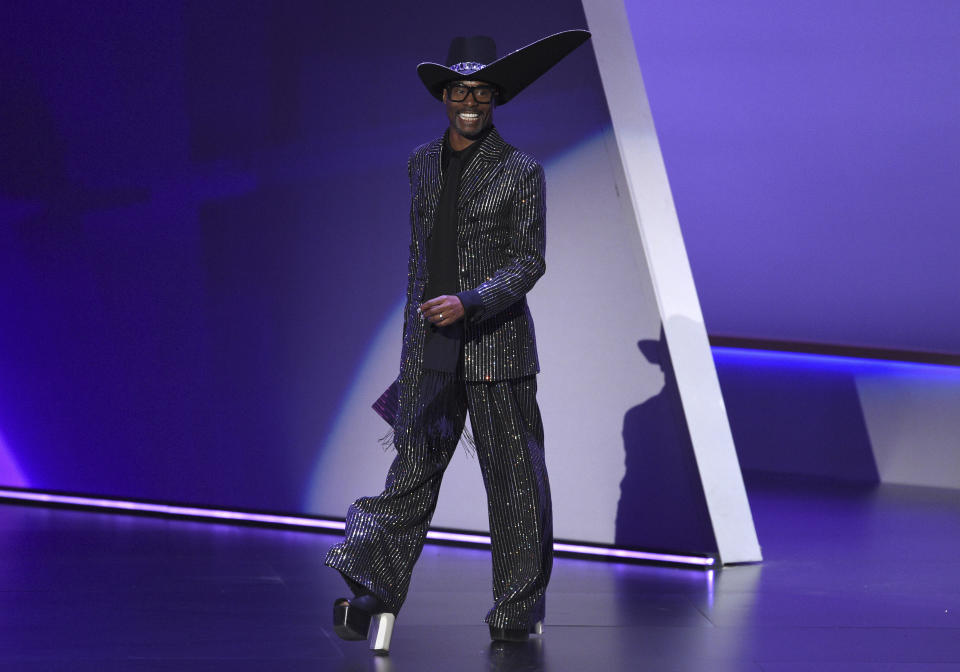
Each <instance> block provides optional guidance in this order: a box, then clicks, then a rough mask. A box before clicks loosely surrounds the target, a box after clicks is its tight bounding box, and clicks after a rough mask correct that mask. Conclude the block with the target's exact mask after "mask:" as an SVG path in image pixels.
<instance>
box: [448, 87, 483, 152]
mask: <svg viewBox="0 0 960 672" xmlns="http://www.w3.org/2000/svg"><path fill="white" fill-rule="evenodd" d="M451 84H462V85H464V86H466V87H468V88H469V87H474V86H490V85H489V84H487V83H486V82H479V81H475V80H466V81H458V82H451ZM449 88H450V87H449V85H448V87H447V88H445V89H444V90H443V104H444V106H445V107H446V108H447V119H449V121H450V146H451V147H453V149H455V150H457V151H459V150H461V149H464V148H466V147H469V146H470V145H472V144H473V143H474V142H475V141H476V139H477V138H478V137H479V136H480V134H481V133H483V131H484V130H485V129H486V128H487V127H488V126H490V124H492V123H493V105H494V103H493V99H491V100H490V102H487V103H478V102H477V99H476V92H475V91H471V92H470V93H468V94H467V97H466V98H464V99H463V100H461V101H459V102H455V101H453V100H451V99H450V94H449ZM481 97H482V96H481Z"/></svg>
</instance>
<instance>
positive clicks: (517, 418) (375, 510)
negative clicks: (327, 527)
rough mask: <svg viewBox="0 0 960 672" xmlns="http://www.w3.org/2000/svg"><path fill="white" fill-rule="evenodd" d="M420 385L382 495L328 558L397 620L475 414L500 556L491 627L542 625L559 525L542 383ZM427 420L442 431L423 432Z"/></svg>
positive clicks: (365, 501)
mask: <svg viewBox="0 0 960 672" xmlns="http://www.w3.org/2000/svg"><path fill="white" fill-rule="evenodd" d="M421 382H422V380H420V381H417V383H418V384H416V385H415V386H414V387H413V388H408V390H411V392H410V394H404V392H403V391H401V393H400V404H399V409H398V417H397V422H396V424H395V427H394V445H395V446H396V449H397V456H396V458H395V459H394V461H393V464H392V465H391V467H390V470H389V472H388V473H387V480H386V485H385V488H384V490H383V492H382V493H381V494H379V495H377V496H376V497H362V498H360V499H358V500H357V501H356V502H354V504H353V505H352V506H351V507H350V508H349V510H348V512H347V524H346V531H345V534H346V538H345V540H344V541H343V542H342V543H340V544H337V545H336V546H334V547H333V548H331V549H330V551H329V552H328V553H327V556H326V560H325V562H326V564H327V565H328V566H330V567H333V568H334V569H337V570H339V571H340V572H341V573H342V574H344V575H345V576H346V577H348V578H349V579H350V580H352V581H354V582H356V583H357V584H359V585H361V586H363V587H364V588H365V589H366V590H368V591H370V592H371V593H373V594H374V595H376V596H377V597H378V598H380V599H381V600H382V601H383V602H384V603H385V604H386V606H387V609H388V610H389V611H391V612H393V613H397V612H399V610H400V608H401V606H402V605H403V602H404V600H405V599H406V596H407V589H408V588H409V585H410V575H411V573H412V572H413V566H414V563H415V562H416V561H417V558H418V557H419V556H420V551H421V550H422V548H423V543H424V539H425V538H426V533H427V528H428V527H429V525H430V520H431V518H432V517H433V512H434V509H435V507H436V504H437V496H438V494H439V491H440V481H441V479H442V477H443V472H444V470H445V469H446V467H447V464H448V463H449V461H450V458H451V457H452V455H453V452H454V450H455V449H456V446H457V443H458V441H459V439H460V435H461V433H462V431H463V426H464V422H465V416H466V413H467V410H468V409H469V411H470V425H471V428H472V430H473V436H474V440H475V442H476V451H477V459H478V461H479V463H480V470H481V472H482V475H483V482H484V486H485V487H486V490H487V508H488V515H489V519H490V537H491V547H492V549H491V550H492V555H493V599H494V604H493V607H492V608H491V609H490V611H489V612H488V613H487V615H486V617H485V619H484V620H485V621H486V622H487V623H489V624H490V625H491V626H493V627H497V628H525V627H527V626H529V625H532V624H533V623H535V622H537V621H540V620H543V616H544V592H545V591H546V588H547V583H548V581H549V579H550V571H551V568H552V566H553V519H552V510H551V502H550V485H549V482H548V480H547V471H546V465H545V463H544V452H543V424H542V422H541V419H540V409H539V408H538V406H537V401H536V392H537V381H536V376H529V377H525V378H521V379H517V380H505V381H499V382H490V383H486V382H477V383H474V382H465V381H463V380H462V379H460V378H458V377H452V378H451V380H450V382H449V383H448V384H446V385H444V386H443V387H442V389H441V390H439V391H438V392H426V391H424V390H426V389H427V388H428V387H429V386H425V385H422V384H419V383H421ZM424 394H429V395H430V396H431V397H432V399H424V398H422V396H423V395H424ZM405 402H406V403H405ZM424 402H425V403H424ZM437 404H439V407H438V406H437ZM428 406H429V407H431V409H430V411H431V412H429V413H425V411H424V409H425V408H426V407H428ZM416 409H419V410H416ZM438 410H439V411H440V412H439V413H437V411H438ZM425 414H429V415H430V416H431V417H434V418H440V422H432V423H429V424H430V427H428V428H425V427H424V425H425V424H427V423H424V422H422V417H423V415H425Z"/></svg>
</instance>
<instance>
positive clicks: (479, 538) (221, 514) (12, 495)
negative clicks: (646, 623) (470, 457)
mask: <svg viewBox="0 0 960 672" xmlns="http://www.w3.org/2000/svg"><path fill="white" fill-rule="evenodd" d="M0 497H2V498H5V499H14V500H20V501H26V502H40V503H42V504H62V505H66V506H83V507H93V508H97V509H109V510H115V511H132V512H138V513H158V514H162V515H164V516H176V517H178V518H207V519H210V518H213V519H215V520H232V521H238V522H250V523H266V524H269V525H283V526H285V527H300V528H303V527H306V528H319V529H324V530H343V521H340V520H324V519H322V518H306V517H303V516H279V515H276V514H271V513H247V512H244V511H228V510H225V509H205V508H198V507H192V506H178V505H175V504H151V503H148V502H132V501H124V500H117V499H100V498H97V497H81V496H78V495H53V494H48V493H45V492H32V491H28V490H10V489H7V488H0ZM427 539H433V540H435V541H450V542H456V543H460V544H470V545H472V546H486V547H488V546H490V537H489V536H488V535H484V534H467V533H463V532H444V531H440V530H430V531H429V532H427ZM553 550H555V551H557V552H560V553H572V554H575V555H584V556H594V557H603V558H618V559H623V560H643V561H646V562H665V563H670V564H676V565H693V566H697V567H713V566H714V564H715V562H716V560H715V559H714V558H708V557H701V556H693V555H679V554H673V553H651V552H648V551H631V550H627V549H622V548H607V547H603V546H591V545H589V544H570V543H565V542H557V543H555V544H554V545H553Z"/></svg>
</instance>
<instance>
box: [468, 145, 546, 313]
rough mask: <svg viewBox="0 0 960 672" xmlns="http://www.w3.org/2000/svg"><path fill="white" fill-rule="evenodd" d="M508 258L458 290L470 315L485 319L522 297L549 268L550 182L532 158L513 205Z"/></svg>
mask: <svg viewBox="0 0 960 672" xmlns="http://www.w3.org/2000/svg"><path fill="white" fill-rule="evenodd" d="M509 216H510V218H511V222H510V229H511V230H510V242H509V246H508V248H507V257H508V262H507V263H506V264H505V265H504V266H502V267H501V268H499V269H498V270H497V271H496V272H495V273H494V274H493V275H492V276H490V277H488V278H487V279H486V280H485V281H484V282H482V283H481V284H479V285H477V286H476V287H474V288H473V289H469V290H466V291H464V292H460V293H459V294H457V296H458V298H459V299H460V302H461V303H462V304H463V307H464V312H465V314H466V316H467V319H469V320H471V321H472V322H482V321H483V320H486V319H488V318H490V317H493V316H494V315H496V314H497V313H499V312H500V311H502V310H504V309H505V308H507V307H508V306H511V305H513V304H514V303H516V302H517V301H519V300H520V299H522V298H523V297H524V296H525V295H526V293H527V292H529V291H530V290H531V289H532V288H533V285H534V284H535V283H536V282H537V280H538V279H539V278H540V276H542V275H543V273H544V271H546V262H545V261H544V250H545V247H546V230H545V218H546V185H545V181H544V176H543V167H542V166H541V165H540V164H539V163H537V162H536V161H534V160H533V159H530V160H529V163H528V165H527V166H525V168H524V170H523V171H522V174H521V178H520V183H519V185H518V188H517V190H516V191H515V193H514V196H513V201H512V204H511V209H510V215H509Z"/></svg>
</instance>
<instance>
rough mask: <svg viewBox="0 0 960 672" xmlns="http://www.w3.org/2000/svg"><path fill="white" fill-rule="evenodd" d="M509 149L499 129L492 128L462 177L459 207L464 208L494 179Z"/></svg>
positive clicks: (458, 195) (458, 196) (458, 198)
mask: <svg viewBox="0 0 960 672" xmlns="http://www.w3.org/2000/svg"><path fill="white" fill-rule="evenodd" d="M506 149H507V143H506V142H504V141H503V138H501V137H500V134H499V133H497V129H495V128H492V129H490V132H489V133H487V137H485V138H484V139H483V140H482V141H481V142H480V146H479V147H478V148H477V154H476V156H474V157H473V160H472V161H471V162H470V163H469V164H468V165H467V168H466V170H464V171H463V175H462V176H461V177H460V190H459V193H458V194H457V207H458V208H462V207H463V206H464V205H465V204H466V203H468V202H469V201H470V199H471V198H472V197H473V195H474V194H475V193H477V191H478V190H480V189H481V188H482V187H483V186H484V185H485V184H487V182H489V181H490V180H491V179H493V176H494V175H496V174H497V173H498V172H499V170H500V165H501V158H502V156H503V153H504V151H505V150H506Z"/></svg>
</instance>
